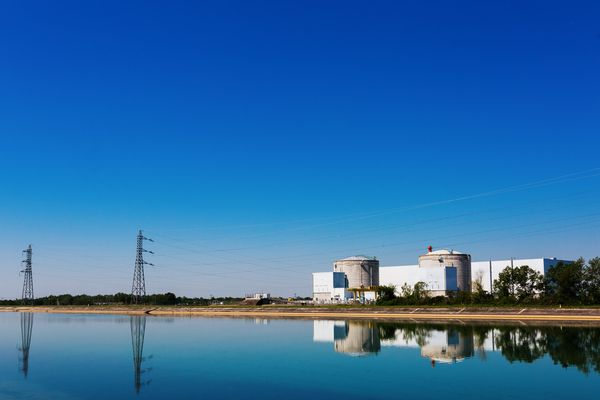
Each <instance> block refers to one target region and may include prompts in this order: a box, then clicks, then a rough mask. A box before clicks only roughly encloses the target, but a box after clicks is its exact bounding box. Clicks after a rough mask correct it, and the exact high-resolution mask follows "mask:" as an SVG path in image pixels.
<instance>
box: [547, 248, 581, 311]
mask: <svg viewBox="0 0 600 400" xmlns="http://www.w3.org/2000/svg"><path fill="white" fill-rule="evenodd" d="M584 272H585V261H584V259H583V258H580V259H579V260H577V261H575V262H573V263H563V262H559V263H558V264H556V265H555V266H553V267H551V268H550V269H549V270H548V272H547V273H546V296H548V298H549V299H550V300H551V301H552V302H555V303H560V304H574V303H580V302H581V300H582V297H583V296H584V294H585V293H584V289H585V285H584Z"/></svg>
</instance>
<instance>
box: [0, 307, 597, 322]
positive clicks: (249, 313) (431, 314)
mask: <svg viewBox="0 0 600 400" xmlns="http://www.w3.org/2000/svg"><path fill="white" fill-rule="evenodd" d="M0 312H36V313H62V314H125V315H140V314H143V315H156V316H206V317H259V318H260V317H263V318H278V317H279V318H281V317H285V318H320V319H327V318H355V319H398V320H487V321H510V320H512V321H555V322H566V321H588V322H598V324H600V308H598V307H578V308H566V307H565V308H557V307H535V308H521V307H519V308H517V307H477V306H471V307H400V306H396V307H378V306H281V305H270V306H262V307H251V306H210V307H184V306H177V307H173V306H144V305H131V306H130V305H123V306H83V307H82V306H10V307H0Z"/></svg>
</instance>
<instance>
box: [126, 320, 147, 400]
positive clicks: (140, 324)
mask: <svg viewBox="0 0 600 400" xmlns="http://www.w3.org/2000/svg"><path fill="white" fill-rule="evenodd" d="M130 318H131V319H130V325H131V347H132V350H133V371H134V384H135V391H136V393H139V392H140V389H141V388H142V386H143V385H149V384H150V380H148V381H146V382H142V374H143V373H145V372H148V371H150V369H149V368H147V369H144V368H142V363H143V362H144V361H145V360H146V359H145V358H144V337H145V335H146V316H145V315H132V316H131V317H130Z"/></svg>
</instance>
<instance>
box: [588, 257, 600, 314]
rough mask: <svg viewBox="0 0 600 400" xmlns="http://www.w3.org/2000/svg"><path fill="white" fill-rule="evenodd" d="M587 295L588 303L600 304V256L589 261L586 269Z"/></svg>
mask: <svg viewBox="0 0 600 400" xmlns="http://www.w3.org/2000/svg"><path fill="white" fill-rule="evenodd" d="M584 282H585V297H586V303H588V304H600V257H595V258H592V259H591V260H589V261H588V263H587V266H586V267H585V269H584Z"/></svg>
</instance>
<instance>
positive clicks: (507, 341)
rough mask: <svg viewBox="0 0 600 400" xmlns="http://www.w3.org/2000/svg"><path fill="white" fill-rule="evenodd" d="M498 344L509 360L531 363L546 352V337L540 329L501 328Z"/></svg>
mask: <svg viewBox="0 0 600 400" xmlns="http://www.w3.org/2000/svg"><path fill="white" fill-rule="evenodd" d="M495 342H496V346H497V347H498V348H499V349H500V351H501V352H502V355H503V356H504V358H506V359H507V360H508V361H509V362H511V363H512V362H515V361H520V362H527V363H531V362H533V361H535V360H537V359H538V358H540V357H542V356H543V355H544V354H546V338H545V337H544V335H543V334H541V332H540V331H539V330H538V329H532V328H521V327H518V328H500V329H499V330H498V334H497V335H496V337H495Z"/></svg>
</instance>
